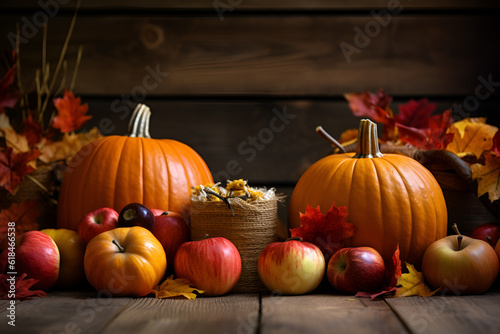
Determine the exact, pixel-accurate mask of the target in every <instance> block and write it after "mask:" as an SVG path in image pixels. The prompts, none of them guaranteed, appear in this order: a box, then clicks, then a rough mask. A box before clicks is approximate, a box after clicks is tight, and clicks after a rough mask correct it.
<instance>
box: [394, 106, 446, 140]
mask: <svg viewBox="0 0 500 334" xmlns="http://www.w3.org/2000/svg"><path fill="white" fill-rule="evenodd" d="M428 122H429V127H428V128H425V129H418V128H414V127H410V126H406V125H403V124H400V123H396V126H397V128H398V131H399V138H400V139H401V140H402V141H403V142H405V143H408V144H411V145H413V146H415V147H418V148H421V149H425V150H440V149H442V150H444V149H445V148H446V146H448V144H449V143H451V141H452V140H453V133H447V132H446V130H448V127H449V126H450V125H451V123H453V118H452V117H451V110H446V111H445V112H443V113H442V114H441V115H434V116H431V117H430V118H429V121H428Z"/></svg>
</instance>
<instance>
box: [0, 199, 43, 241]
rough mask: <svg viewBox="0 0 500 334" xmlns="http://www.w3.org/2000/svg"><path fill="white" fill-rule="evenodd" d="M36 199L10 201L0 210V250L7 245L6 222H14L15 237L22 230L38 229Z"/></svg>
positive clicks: (37, 204) (21, 232)
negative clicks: (17, 201) (10, 202)
mask: <svg viewBox="0 0 500 334" xmlns="http://www.w3.org/2000/svg"><path fill="white" fill-rule="evenodd" d="M38 206H39V202H38V201H22V202H20V203H12V204H11V205H10V206H9V207H8V208H6V209H2V210H1V211H0V250H3V249H5V248H6V247H7V232H8V223H9V222H16V237H18V236H20V235H21V234H23V233H24V232H28V231H33V230H38V229H39V227H40V226H39V225H38V222H37V219H38V216H39V215H40V213H39V211H38Z"/></svg>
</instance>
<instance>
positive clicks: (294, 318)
mask: <svg viewBox="0 0 500 334" xmlns="http://www.w3.org/2000/svg"><path fill="white" fill-rule="evenodd" d="M261 333H263V334H267V333H407V331H406V330H405V327H404V326H403V324H402V323H401V322H400V321H399V320H398V318H397V317H396V316H395V315H394V314H393V313H392V311H391V309H390V308H389V307H388V306H387V304H385V302H384V301H372V300H369V299H356V298H354V297H352V296H338V295H336V296H334V295H305V296H274V297H269V296H266V297H263V298H262V328H261Z"/></svg>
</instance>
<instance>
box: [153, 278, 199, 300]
mask: <svg viewBox="0 0 500 334" xmlns="http://www.w3.org/2000/svg"><path fill="white" fill-rule="evenodd" d="M152 292H153V293H154V294H155V297H156V298H174V297H186V298H187V299H196V294H195V293H194V292H198V293H204V292H205V291H203V290H200V289H196V288H193V287H191V283H190V282H189V281H188V280H187V279H184V278H176V279H174V275H171V276H170V277H169V278H167V279H166V280H165V282H163V283H162V284H161V285H159V286H157V287H156V288H155V289H153V291H152Z"/></svg>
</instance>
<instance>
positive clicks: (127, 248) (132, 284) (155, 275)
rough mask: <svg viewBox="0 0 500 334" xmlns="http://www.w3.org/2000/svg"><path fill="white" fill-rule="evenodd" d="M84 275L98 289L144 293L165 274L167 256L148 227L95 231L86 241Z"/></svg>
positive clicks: (128, 294)
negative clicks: (88, 240) (93, 235)
mask: <svg viewBox="0 0 500 334" xmlns="http://www.w3.org/2000/svg"><path fill="white" fill-rule="evenodd" d="M84 267H85V275H86V276H87V279H88V281H89V283H90V284H91V285H92V286H93V287H94V288H95V289H96V290H97V291H106V293H108V292H109V293H111V294H112V295H113V296H137V297H140V296H145V295H147V294H149V293H151V291H152V289H153V288H154V287H155V286H157V285H158V283H159V282H160V280H161V279H162V278H163V275H165V270H166V269H167V255H166V254H165V251H164V250H163V246H162V245H161V243H160V242H159V241H158V239H156V238H155V236H154V235H153V233H151V232H150V231H148V230H147V229H145V228H143V227H140V226H134V227H122V228H115V229H113V230H110V231H106V232H103V233H101V234H98V235H97V236H95V237H94V238H92V240H90V242H89V243H88V244H87V249H86V251H85V258H84Z"/></svg>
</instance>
